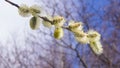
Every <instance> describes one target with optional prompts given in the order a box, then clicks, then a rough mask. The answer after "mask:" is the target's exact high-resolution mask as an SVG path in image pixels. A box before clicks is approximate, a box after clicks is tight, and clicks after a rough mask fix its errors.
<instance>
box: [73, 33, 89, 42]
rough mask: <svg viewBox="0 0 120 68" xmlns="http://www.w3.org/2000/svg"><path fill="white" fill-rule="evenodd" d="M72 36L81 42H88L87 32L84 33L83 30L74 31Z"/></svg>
mask: <svg viewBox="0 0 120 68" xmlns="http://www.w3.org/2000/svg"><path fill="white" fill-rule="evenodd" d="M74 36H75V39H76V40H77V41H78V42H80V43H82V44H88V43H89V39H88V38H87V34H86V33H84V32H83V31H78V32H75V33H74Z"/></svg>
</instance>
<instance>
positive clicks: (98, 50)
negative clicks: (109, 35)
mask: <svg viewBox="0 0 120 68" xmlns="http://www.w3.org/2000/svg"><path fill="white" fill-rule="evenodd" d="M90 47H91V49H92V50H93V52H94V53H95V54H97V55H100V54H102V53H103V47H102V44H101V42H100V41H90Z"/></svg>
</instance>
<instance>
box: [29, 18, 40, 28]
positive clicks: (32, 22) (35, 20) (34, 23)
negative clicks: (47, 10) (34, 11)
mask: <svg viewBox="0 0 120 68" xmlns="http://www.w3.org/2000/svg"><path fill="white" fill-rule="evenodd" d="M40 23H41V21H40V18H39V17H37V16H34V17H32V18H31V19H30V27H31V29H33V30H35V29H38V28H39V26H40Z"/></svg>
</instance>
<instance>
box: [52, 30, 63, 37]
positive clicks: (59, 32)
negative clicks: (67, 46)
mask: <svg viewBox="0 0 120 68" xmlns="http://www.w3.org/2000/svg"><path fill="white" fill-rule="evenodd" d="M63 35H64V31H63V29H62V28H56V29H55V31H54V37H55V38H56V39H61V38H62V37H63Z"/></svg>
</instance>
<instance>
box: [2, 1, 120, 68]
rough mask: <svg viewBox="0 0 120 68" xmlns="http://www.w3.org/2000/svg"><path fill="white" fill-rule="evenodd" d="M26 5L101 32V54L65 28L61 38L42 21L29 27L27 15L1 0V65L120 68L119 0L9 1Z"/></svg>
mask: <svg viewBox="0 0 120 68" xmlns="http://www.w3.org/2000/svg"><path fill="white" fill-rule="evenodd" d="M11 1H12V2H15V3H17V4H18V5H20V4H27V5H29V6H31V5H34V4H37V5H39V6H40V7H41V9H42V11H43V12H42V14H41V15H43V16H46V15H49V16H55V15H61V16H63V17H65V18H66V20H67V22H66V23H65V25H67V24H68V22H69V21H70V20H75V21H81V22H83V23H84V30H85V31H88V30H89V29H94V30H96V31H98V32H99V33H100V34H101V35H102V38H101V43H102V45H103V49H104V53H103V54H102V55H100V56H97V55H95V54H94V53H93V52H92V51H91V49H90V48H89V45H83V44H81V43H78V42H76V40H75V39H74V36H73V34H72V33H71V32H69V31H67V30H64V32H65V34H64V37H63V38H62V39H61V40H56V39H54V37H53V30H54V28H46V27H44V26H43V25H42V24H41V25H40V28H39V29H38V30H32V29H30V26H29V20H30V17H28V18H23V17H21V16H20V15H19V14H18V10H17V8H15V7H14V6H12V5H10V4H8V3H7V2H5V1H4V0H0V68H120V0H19V1H18V0H11Z"/></svg>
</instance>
